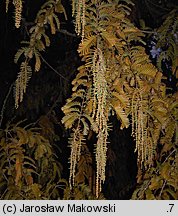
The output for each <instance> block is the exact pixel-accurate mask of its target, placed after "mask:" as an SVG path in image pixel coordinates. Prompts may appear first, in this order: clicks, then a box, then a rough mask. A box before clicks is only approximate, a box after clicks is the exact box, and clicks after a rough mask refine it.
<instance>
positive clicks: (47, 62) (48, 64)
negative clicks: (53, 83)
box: [40, 54, 68, 81]
mask: <svg viewBox="0 0 178 216" xmlns="http://www.w3.org/2000/svg"><path fill="white" fill-rule="evenodd" d="M40 57H41V59H42V60H43V62H44V63H45V64H46V65H47V66H48V67H49V68H51V70H53V71H54V72H55V73H56V74H58V75H59V76H60V77H62V78H63V79H64V80H66V81H68V79H67V78H65V77H64V76H63V75H62V74H60V73H59V72H58V71H57V70H55V69H54V68H53V67H52V66H51V65H50V64H49V63H48V62H47V61H46V60H45V59H44V58H43V56H42V55H41V54H40Z"/></svg>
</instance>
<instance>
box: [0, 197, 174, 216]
mask: <svg viewBox="0 0 178 216" xmlns="http://www.w3.org/2000/svg"><path fill="white" fill-rule="evenodd" d="M0 215H1V216H12V215H14V216H16V215H18V216H30V215H33V216H42V215H43V216H45V215H47V216H57V215H60V216H65V215H72V216H75V215H76V216H89V215H90V216H93V215H97V216H130V215H137V216H154V215H155V216H178V201H177V200H173V201H171V200H170V201H169V200H166V201H134V200H128V201H122V200H121V201H120V200H112V201H109V200H100V201H99V200H87V201H86V200H70V201H69V200H67V201H64V200H29V201H28V200H22V201H20V200H18V201H14V200H12V201H11V200H0Z"/></svg>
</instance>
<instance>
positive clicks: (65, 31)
mask: <svg viewBox="0 0 178 216" xmlns="http://www.w3.org/2000/svg"><path fill="white" fill-rule="evenodd" d="M58 32H59V33H62V34H65V35H68V36H70V37H78V36H77V35H76V34H72V33H70V32H68V31H67V30H65V29H60V30H58Z"/></svg>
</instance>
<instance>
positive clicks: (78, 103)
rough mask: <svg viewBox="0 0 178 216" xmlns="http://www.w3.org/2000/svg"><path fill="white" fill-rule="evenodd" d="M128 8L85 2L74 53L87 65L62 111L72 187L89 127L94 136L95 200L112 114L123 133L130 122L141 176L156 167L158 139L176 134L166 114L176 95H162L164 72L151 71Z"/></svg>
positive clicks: (172, 118) (118, 3)
mask: <svg viewBox="0 0 178 216" xmlns="http://www.w3.org/2000/svg"><path fill="white" fill-rule="evenodd" d="M129 4H131V2H130V1H117V0H115V1H109V0H108V1H101V0H96V1H94V0H92V1H90V2H88V1H86V2H85V9H86V11H85V27H84V37H83V39H82V42H81V43H80V45H79V49H78V52H79V54H80V55H81V57H82V60H83V61H85V64H84V65H83V66H82V67H81V68H82V70H81V68H79V73H78V75H77V77H76V78H75V79H74V81H73V85H74V87H73V94H72V96H71V98H70V99H68V100H67V103H66V105H65V106H64V107H63V112H64V114H65V116H64V118H63V120H62V121H63V123H64V124H65V127H66V128H72V130H73V135H72V138H71V139H70V143H71V160H70V162H71V168H70V170H72V171H71V175H70V178H73V182H74V177H75V168H76V164H77V161H79V159H80V151H81V146H82V143H83V141H84V137H85V135H86V132H88V131H89V126H90V129H91V130H93V131H94V132H95V133H96V136H97V143H96V150H95V151H96V153H95V155H96V164H97V171H96V183H95V184H96V196H98V194H99V192H100V190H101V183H102V182H104V180H105V165H106V151H107V136H108V115H109V114H110V112H111V110H114V111H115V113H116V115H117V117H118V119H119V120H120V121H121V129H123V128H127V127H128V126H129V125H130V119H129V116H131V118H132V121H131V126H132V136H133V137H134V139H135V142H136V149H135V151H137V153H138V168H139V171H141V170H150V167H152V166H153V165H154V161H155V158H156V157H157V145H158V143H159V142H160V137H162V138H161V140H162V142H163V143H164V144H165V141H164V139H168V138H169V140H171V139H172V137H173V135H174V134H175V125H176V119H175V115H174V116H173V115H172V114H171V111H170V110H172V111H173V110H174V111H173V112H174V113H175V109H176V108H177V104H176V103H173V101H174V100H175V98H174V97H175V96H171V95H170V96H167V95H166V86H165V85H164V83H162V73H161V72H160V71H158V70H157V69H156V67H154V66H153V64H152V63H151V61H150V60H149V57H148V55H147V54H146V52H145V49H144V47H143V44H144V42H143V37H144V34H143V33H142V32H141V31H140V30H139V29H138V28H136V27H135V26H134V25H133V24H132V23H131V22H130V20H129V19H128V18H127V16H128V15H129V13H130V8H129V7H128V5H129ZM134 44H136V45H134ZM173 104H174V105H173ZM171 105H172V106H174V108H172V107H171ZM86 115H87V117H86ZM89 117H90V118H89ZM81 119H82V120H81ZM88 124H89V125H88ZM86 128H87V129H86ZM169 128H170V129H169ZM166 137H167V138H166ZM174 186H175V185H174Z"/></svg>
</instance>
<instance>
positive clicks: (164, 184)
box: [159, 180, 167, 199]
mask: <svg viewBox="0 0 178 216" xmlns="http://www.w3.org/2000/svg"><path fill="white" fill-rule="evenodd" d="M166 183H167V181H166V180H165V181H164V183H163V186H162V188H161V191H160V193H159V199H161V194H162V192H163V190H164V188H165V186H166Z"/></svg>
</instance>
